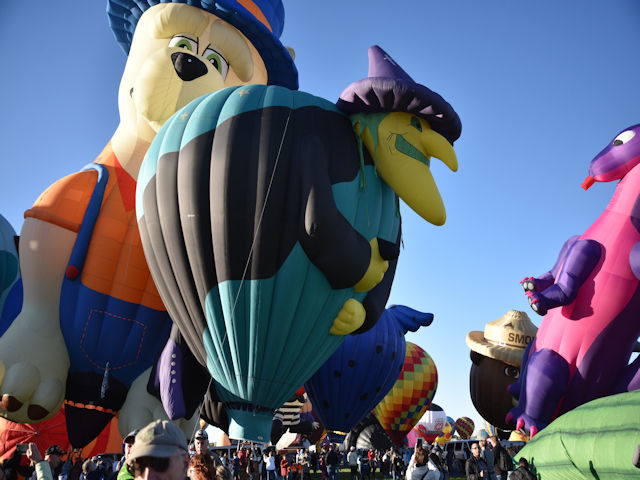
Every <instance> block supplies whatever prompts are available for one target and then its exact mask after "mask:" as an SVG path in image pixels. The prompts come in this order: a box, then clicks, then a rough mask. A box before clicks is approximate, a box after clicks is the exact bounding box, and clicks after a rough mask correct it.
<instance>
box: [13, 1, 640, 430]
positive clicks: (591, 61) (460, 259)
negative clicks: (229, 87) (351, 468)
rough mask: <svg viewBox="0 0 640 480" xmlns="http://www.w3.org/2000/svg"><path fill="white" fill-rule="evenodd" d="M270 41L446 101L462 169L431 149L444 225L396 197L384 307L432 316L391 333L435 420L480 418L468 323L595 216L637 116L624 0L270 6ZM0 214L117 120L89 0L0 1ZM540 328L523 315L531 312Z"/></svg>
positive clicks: (321, 73) (99, 16)
mask: <svg viewBox="0 0 640 480" xmlns="http://www.w3.org/2000/svg"><path fill="white" fill-rule="evenodd" d="M284 5H285V10H286V20H285V29H284V33H283V36H282V40H283V43H285V44H286V45H290V46H292V47H293V48H294V49H295V50H296V63H297V66H298V70H299V72H300V89H301V90H304V91H307V92H310V93H313V94H315V95H318V96H321V97H324V98H327V99H329V100H332V101H333V100H336V99H337V98H338V96H339V95H340V93H341V91H342V90H343V89H344V88H345V87H346V86H347V85H348V84H349V83H351V82H353V81H355V80H359V79H360V78H363V77H365V76H366V74H367V49H368V47H369V46H370V45H373V44H378V45H380V46H381V47H382V48H384V49H385V50H386V51H387V52H388V53H389V54H391V55H392V56H393V57H394V58H395V60H396V61H397V62H398V63H399V64H400V65H401V66H402V67H403V68H404V69H405V71H406V72H407V73H409V74H410V75H411V76H412V77H413V78H414V80H416V81H418V82H419V83H422V84H424V85H426V86H428V87H429V88H431V89H432V90H435V91H436V92H438V93H440V94H441V95H442V96H443V97H444V98H445V99H447V100H448V101H449V102H450V103H451V104H452V105H453V107H454V108H455V109H456V110H457V112H458V113H459V115H460V117H461V119H462V125H463V128H462V136H461V138H460V140H458V141H457V142H456V144H455V149H456V151H457V154H458V160H459V164H460V169H459V171H458V172H457V173H453V172H450V171H449V170H448V169H447V168H446V167H444V166H443V165H442V164H440V163H439V162H437V161H434V162H433V164H432V170H433V173H434V177H435V179H436V181H437V183H438V185H439V187H440V191H441V193H442V196H443V198H444V201H445V205H446V208H447V223H446V224H445V225H444V226H442V227H434V226H432V225H429V224H427V223H425V222H424V221H422V220H421V219H420V218H419V217H417V216H416V215H415V214H414V213H413V212H411V211H410V210H409V209H408V208H406V207H405V206H403V207H402V209H401V212H402V217H403V222H404V249H403V251H402V252H401V257H400V261H399V266H398V271H397V274H396V280H395V283H394V287H393V290H392V292H391V298H390V303H397V304H405V305H409V306H411V307H413V308H416V309H419V310H423V311H429V312H433V313H434V314H435V320H434V322H433V324H432V326H430V327H428V328H424V329H422V330H421V331H420V332H418V333H414V334H409V335H408V336H407V339H408V340H409V341H412V342H414V343H417V344H418V345H420V346H421V347H423V348H424V349H425V350H427V351H428V352H429V353H430V354H431V356H432V357H433V359H434V360H435V362H436V365H437V367H438V371H439V376H440V381H439V386H438V391H437V393H436V398H435V401H436V403H438V404H439V405H441V406H442V407H443V408H444V409H445V411H446V412H447V414H448V415H450V416H452V417H454V418H457V417H460V416H463V415H466V416H470V417H471V418H473V419H474V420H475V421H476V423H478V422H479V421H480V417H479V415H478V414H477V412H476V411H475V409H474V408H473V405H472V403H471V400H470V397H469V386H468V384H469V380H468V376H469V368H470V360H469V350H468V348H467V346H466V345H465V336H466V333H467V332H468V331H470V330H482V329H483V328H484V325H485V323H487V322H489V321H492V320H494V319H496V318H498V317H500V316H501V315H503V314H504V313H505V312H506V311H507V310H509V309H518V310H525V311H527V312H529V309H528V304H527V302H526V301H525V297H524V295H523V294H522V291H521V289H520V286H519V283H518V282H519V280H521V279H522V277H524V276H527V275H531V274H535V275H537V274H540V273H542V272H544V271H546V270H547V269H549V268H550V267H551V266H552V264H553V263H554V261H555V257H556V254H557V253H558V251H559V249H560V247H561V246H562V243H563V242H564V240H565V239H566V238H568V237H569V236H571V235H573V234H576V233H581V232H583V231H584V230H585V229H586V228H587V227H588V226H589V225H590V224H591V223H592V222H593V221H594V220H595V219H596V218H597V216H598V215H599V214H600V213H601V212H602V210H603V209H604V207H605V206H606V204H607V202H608V200H609V199H610V197H611V195H612V193H613V190H614V188H615V185H613V184H596V185H594V186H593V187H592V188H591V189H590V190H589V191H588V192H585V191H583V190H582V189H581V188H580V184H581V182H582V180H583V179H584V178H585V177H586V175H587V168H588V165H589V161H590V160H591V159H592V158H593V157H594V156H595V155H596V154H597V153H598V152H599V151H600V150H601V149H602V148H604V146H605V145H606V144H607V143H608V142H609V141H610V140H611V139H612V138H613V137H614V136H615V135H616V134H617V133H618V132H619V131H621V130H623V129H624V128H626V127H627V126H630V125H633V124H635V123H638V122H639V118H638V115H637V111H638V107H639V105H640V89H638V78H640V75H639V73H640V72H639V66H638V65H639V64H638V61H637V54H636V50H637V45H638V44H640V29H638V27H637V25H638V21H639V20H640V3H638V2H636V1H635V0H608V1H606V2H603V1H595V0H583V1H578V0H566V1H563V2H558V1H556V0H540V1H537V2H521V1H513V0H484V1H482V2H478V1H476V0H449V1H446V2H443V1H432V0H400V1H398V2H389V1H386V2H382V1H377V0H367V1H364V0H351V1H344V0H342V1H333V0H326V1H324V2H309V1H305V0H297V1H295V0H284ZM0 29H1V31H2V32H3V38H4V39H5V56H4V62H3V68H2V75H0V105H1V111H2V119H1V120H0V122H1V128H0V144H1V145H2V147H3V148H2V152H3V157H2V160H1V161H0V165H1V166H2V173H1V174H0V213H1V214H2V215H4V216H5V217H6V218H7V219H8V220H9V221H10V222H11V223H12V225H13V226H14V227H15V228H16V229H17V230H19V229H20V226H21V225H22V221H23V220H22V214H23V212H24V210H26V209H27V208H29V207H30V206H31V204H32V203H33V201H34V200H35V199H36V198H37V196H38V195H39V194H40V193H41V192H42V191H43V190H44V189H45V188H46V187H47V186H48V185H50V184H51V183H52V182H54V181H55V180H56V179H58V178H61V177H62V176H64V175H67V174H69V173H72V172H74V171H77V170H78V169H79V168H81V167H82V166H83V165H85V164H86V163H89V162H91V161H93V159H94V158H95V156H96V155H97V154H98V153H99V152H100V151H101V149H102V148H103V146H104V145H105V143H106V142H107V141H108V140H109V138H110V136H111V134H112V132H113V131H114V129H115V127H116V125H117V123H118V112H117V89H118V84H119V79H120V75H121V73H122V70H123V68H124V64H125V60H126V59H125V56H124V54H123V53H122V51H121V50H120V48H119V46H118V45H117V44H116V42H115V40H114V38H113V36H112V34H111V31H110V30H109V28H108V25H107V21H106V15H105V2H104V1H102V0H92V1H82V2H80V1H77V0H76V1H72V0H58V1H57V2H2V3H1V4H0ZM530 316H531V318H532V320H533V321H534V322H535V323H536V324H537V325H539V323H540V322H539V318H536V316H535V314H533V312H531V314H530Z"/></svg>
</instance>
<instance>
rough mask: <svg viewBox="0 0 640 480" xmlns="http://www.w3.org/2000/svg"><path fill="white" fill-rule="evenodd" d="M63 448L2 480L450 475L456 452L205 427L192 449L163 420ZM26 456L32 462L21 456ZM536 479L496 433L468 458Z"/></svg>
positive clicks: (495, 474) (490, 470) (4, 472)
mask: <svg viewBox="0 0 640 480" xmlns="http://www.w3.org/2000/svg"><path fill="white" fill-rule="evenodd" d="M66 453H67V452H64V451H63V450H62V449H61V448H60V447H59V446H58V445H52V446H50V447H48V448H47V449H46V451H45V455H44V458H43V457H42V455H41V453H40V451H39V450H38V448H37V446H36V445H35V444H34V443H30V444H28V445H27V448H26V451H23V452H21V451H19V450H18V449H16V453H15V454H14V455H13V456H12V457H11V458H9V459H8V460H5V461H4V462H3V464H2V468H0V480H18V479H19V477H22V478H24V479H25V480H185V478H188V479H190V480H311V473H312V472H313V473H314V474H316V476H317V474H319V475H320V480H337V478H338V474H339V473H340V472H341V471H342V472H348V473H349V480H375V479H376V476H378V478H379V479H380V480H386V479H392V480H400V479H403V480H448V479H449V478H450V474H451V473H452V472H453V469H452V458H451V455H452V452H451V450H449V451H445V450H443V449H442V448H441V447H440V446H439V445H434V446H433V447H429V446H426V445H425V446H423V445H421V444H420V445H418V446H416V447H415V448H412V449H408V448H406V449H397V448H391V449H389V450H387V451H382V450H375V449H368V450H363V449H356V448H355V447H351V448H350V449H349V450H348V451H346V452H341V451H339V450H338V448H337V447H336V446H334V445H331V444H328V445H323V447H322V449H321V450H319V451H315V450H313V449H312V450H309V449H305V448H301V449H298V450H296V451H281V452H278V451H276V450H275V448H273V447H268V448H266V449H264V450H263V449H262V448H261V447H260V446H258V445H253V444H239V445H238V446H237V448H236V449H235V450H234V449H231V448H229V449H228V450H225V451H224V452H223V453H222V454H221V455H218V454H217V453H216V452H215V451H214V450H212V449H211V448H210V445H209V439H208V435H207V432H206V431H205V430H199V431H197V432H196V433H195V435H194V440H193V444H192V446H191V448H189V446H188V444H187V440H186V438H185V435H184V433H183V432H182V431H181V430H180V428H178V427H177V426H176V425H174V424H173V423H171V422H168V421H160V420H157V421H155V422H152V423H151V424H149V425H147V426H146V427H145V428H143V429H141V430H140V431H133V432H130V433H129V434H128V435H127V436H126V437H125V438H124V440H123V455H122V457H121V458H120V459H116V458H115V457H116V456H113V455H99V456H97V457H92V458H89V459H83V458H81V456H80V452H79V451H76V450H74V451H71V452H69V454H68V455H67V458H66V459H65V460H63V457H64V456H65V455H66ZM23 454H24V455H25V456H26V459H27V460H28V463H27V464H25V462H24V461H21V460H22V455H23ZM510 471H512V473H511V475H510V476H509V477H508V480H530V479H531V478H535V477H534V476H532V474H531V473H530V472H529V469H528V465H527V461H526V459H523V458H521V459H520V462H519V465H518V466H517V468H515V469H514V465H513V461H512V459H511V456H510V455H509V453H508V452H507V451H506V450H505V449H504V448H503V447H502V446H501V445H500V443H499V441H498V440H497V438H496V437H491V438H489V440H488V441H484V440H480V441H479V442H474V443H472V444H471V454H470V455H469V458H468V459H467V460H466V464H465V473H466V477H467V480H480V479H483V480H484V479H488V480H507V475H508V474H509V472H510Z"/></svg>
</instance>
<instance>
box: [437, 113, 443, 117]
mask: <svg viewBox="0 0 640 480" xmlns="http://www.w3.org/2000/svg"><path fill="white" fill-rule="evenodd" d="M436 117H438V118H443V117H444V115H443V114H441V113H438V114H437V115H436Z"/></svg>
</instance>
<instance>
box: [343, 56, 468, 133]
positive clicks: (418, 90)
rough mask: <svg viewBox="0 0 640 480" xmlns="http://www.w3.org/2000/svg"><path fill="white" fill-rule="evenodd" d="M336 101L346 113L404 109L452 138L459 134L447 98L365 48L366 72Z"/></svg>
mask: <svg viewBox="0 0 640 480" xmlns="http://www.w3.org/2000/svg"><path fill="white" fill-rule="evenodd" d="M336 105H337V106H338V108H339V109H340V110H342V111H343V112H345V113H347V114H354V113H386V112H407V113H413V114H416V115H419V116H421V117H423V118H424V119H425V120H427V121H428V122H429V125H431V128H432V129H433V130H434V131H435V132H438V133H439V134H440V135H442V136H443V137H445V138H446V139H447V140H449V143H451V144H452V145H453V142H454V141H456V140H457V139H458V137H460V132H461V131H462V124H461V122H460V117H459V116H458V114H457V113H456V111H455V110H454V109H453V107H452V106H451V105H449V103H447V101H446V100H445V99H444V98H442V97H441V96H440V95H438V94H437V93H436V92H434V91H432V90H430V89H428V88H427V87H425V86H424V85H420V84H419V83H416V82H415V81H414V80H413V79H412V78H411V77H410V76H409V75H408V74H407V72H405V71H404V70H403V69H402V68H401V67H400V66H399V65H398V64H397V63H396V62H395V61H394V60H393V58H391V56H390V55H389V54H388V53H387V52H385V51H384V50H383V49H381V48H380V47H378V46H377V45H374V46H372V47H370V48H369V76H368V77H367V78H364V79H362V80H358V81H357V82H354V83H352V84H351V85H349V86H348V87H347V88H346V89H345V90H344V91H343V92H342V94H341V95H340V99H339V100H338V101H337V103H336Z"/></svg>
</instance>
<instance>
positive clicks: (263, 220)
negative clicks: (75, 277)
mask: <svg viewBox="0 0 640 480" xmlns="http://www.w3.org/2000/svg"><path fill="white" fill-rule="evenodd" d="M375 52H376V54H375V55H374V59H375V61H377V62H378V61H379V62H381V63H383V64H385V67H386V66H391V67H393V68H390V69H389V71H388V72H389V73H388V75H395V76H396V77H398V78H397V81H396V78H395V77H391V78H387V80H386V81H384V82H382V85H380V87H381V88H389V89H391V90H393V86H394V85H400V84H402V85H403V88H402V89H398V92H400V93H403V94H409V95H412V94H410V93H409V92H411V91H413V92H414V93H415V95H416V98H420V99H421V101H422V102H423V103H419V102H417V101H416V102H414V103H410V105H413V106H416V105H423V106H424V102H427V103H430V104H432V105H433V106H432V108H431V109H427V108H426V107H425V110H428V111H429V112H431V111H434V112H437V113H436V115H431V113H428V114H427V113H424V112H423V113H420V111H416V112H415V113H413V112H411V111H402V112H399V111H393V112H391V113H389V112H390V110H387V111H386V113H384V111H381V110H380V109H378V110H376V112H375V113H372V114H362V113H361V114H359V115H358V116H357V120H355V117H356V116H352V117H351V118H349V117H347V116H346V115H345V114H344V113H343V112H342V111H340V110H339V109H337V108H336V106H335V105H333V104H331V103H329V102H327V101H326V100H323V99H320V98H318V97H314V96H312V95H310V94H306V93H303V92H295V91H291V90H288V89H285V88H281V87H273V86H269V87H265V86H259V85H253V86H244V87H239V88H234V89H225V90H223V91H220V92H216V93H214V94H210V95H207V96H203V97H200V98H199V99H198V100H196V101H194V102H192V103H191V104H189V105H188V106H186V107H185V108H184V109H182V110H181V111H179V112H178V113H177V114H176V115H175V116H174V117H172V119H170V120H169V121H168V122H167V123H166V124H165V126H164V127H163V129H162V130H161V131H160V132H159V134H158V135H157V136H156V138H155V140H154V143H153V144H152V146H151V148H150V150H149V152H148V154H147V157H146V159H145V162H144V165H143V167H142V169H141V173H140V177H139V182H140V185H141V188H139V189H138V191H137V214H138V224H139V225H140V229H141V238H142V243H143V245H144V248H145V252H146V255H147V259H148V260H149V265H150V268H151V270H152V272H153V276H154V278H155V279H156V282H157V284H158V288H159V289H160V292H161V295H162V297H163V298H164V299H165V303H166V305H167V307H168V308H169V311H170V312H171V317H172V319H173V320H174V321H175V322H176V323H177V324H178V325H179V326H180V329H181V331H182V334H183V336H184V338H185V339H186V340H187V342H191V343H190V345H191V350H192V351H193V352H194V353H196V355H197V358H198V361H199V362H200V363H202V364H203V365H206V366H207V368H208V369H209V371H210V373H211V375H212V377H213V378H214V381H215V383H216V391H217V393H218V396H219V397H220V399H221V400H222V401H223V402H224V403H225V404H226V405H227V411H228V413H229V417H230V427H229V434H230V436H231V437H234V438H245V439H252V440H257V441H260V440H262V441H264V440H265V439H267V438H268V437H269V432H270V427H271V420H272V412H273V410H274V409H276V408H278V407H279V406H280V405H282V403H283V402H284V401H285V400H286V399H287V398H289V397H290V396H291V394H293V392H295V391H296V390H297V389H298V387H299V386H300V384H301V383H303V382H305V381H306V380H308V379H309V377H311V375H312V374H313V373H314V372H315V371H316V370H317V369H318V367H319V366H320V365H321V364H322V363H323V362H324V361H326V359H327V358H328V357H329V356H330V355H331V354H332V353H333V352H334V351H335V349H336V348H338V346H340V344H341V343H342V342H343V340H344V335H346V334H348V333H351V332H353V331H355V330H356V329H359V328H361V327H362V326H363V325H365V326H366V325H367V320H366V318H367V316H373V318H371V319H370V321H371V325H373V324H375V322H376V321H377V319H378V317H379V314H380V312H378V311H377V310H376V308H377V307H371V305H374V306H376V305H380V304H384V302H386V298H387V297H388V294H389V288H390V285H391V277H392V276H393V275H392V272H391V270H389V273H388V274H387V275H386V276H385V272H386V271H387V268H389V261H393V260H394V259H395V258H396V257H397V255H398V252H399V242H400V219H399V217H398V215H397V205H396V201H397V196H396V193H398V194H399V195H400V196H401V197H403V195H405V194H406V195H408V197H407V198H410V199H411V203H412V204H413V207H414V208H416V209H417V210H418V211H420V212H421V214H423V216H424V217H425V218H427V219H429V220H431V219H433V221H437V222H441V221H443V220H444V217H443V210H442V209H441V208H440V207H441V206H442V205H441V204H438V203H437V202H436V203H430V200H429V199H431V200H432V198H431V197H430V196H429V195H427V196H425V197H424V198H423V199H422V201H419V202H418V203H415V200H419V199H416V198H414V197H413V194H414V193H415V188H420V191H421V192H425V190H424V188H427V189H428V191H429V192H431V191H432V190H433V189H434V188H436V187H435V185H434V184H431V183H429V182H430V181H432V176H431V174H430V171H429V168H428V161H426V160H425V159H428V158H430V156H431V155H437V156H439V157H441V158H443V159H444V161H445V162H446V163H448V164H449V165H451V166H453V167H457V160H456V157H455V153H454V152H453V149H452V146H451V143H450V142H452V141H453V140H454V139H455V138H457V135H458V134H459V119H458V117H457V115H456V114H455V112H454V111H453V109H452V108H451V107H450V106H449V105H448V104H447V103H446V102H444V100H442V98H441V97H440V96H438V95H437V94H434V93H433V92H431V91H430V90H428V89H426V90H424V89H425V88H426V87H421V88H418V87H420V86H419V85H417V84H416V83H415V82H413V81H412V80H411V82H409V80H407V79H406V78H405V77H408V76H407V75H406V73H404V72H402V71H401V69H400V70H398V68H399V67H397V65H395V63H394V64H393V65H391V63H389V60H383V58H382V54H381V53H380V52H381V51H379V49H377V50H375ZM388 58H390V57H388ZM387 64H388V65H387ZM374 71H375V70H374ZM385 72H387V70H384V71H381V72H380V74H381V75H383V76H384V75H387V73H385ZM403 75H404V76H403ZM400 80H402V82H400ZM398 82H400V83H398ZM411 86H413V87H415V88H413V90H412V89H411V88H410V87H411ZM376 88H377V87H376ZM391 90H390V91H389V92H388V93H389V95H387V96H386V97H387V98H392V93H393V92H392V91H391ZM407 105H409V104H407ZM392 106H393V105H389V106H384V105H383V106H381V107H380V108H382V109H384V108H387V107H388V108H389V109H390V108H391V107H392ZM430 116H433V118H434V120H433V121H434V122H435V123H434V126H433V129H432V127H431V126H430V125H429V122H430V121H431V117H430ZM443 119H444V120H443ZM354 123H357V124H358V126H357V128H356V130H357V135H361V136H362V137H363V138H362V142H359V141H358V140H357V137H356V136H355V135H354V127H353V124H354ZM451 126H452V127H453V133H452V131H450V130H447V128H445V127H451ZM440 127H442V130H441V131H442V132H443V134H440V133H438V132H437V130H434V129H439V128H440ZM372 132H373V133H372ZM456 132H457V133H456ZM372 135H374V136H375V137H376V140H379V141H378V142H377V143H375V144H374V143H371V142H369V140H368V139H371V136H372ZM443 135H450V138H451V140H449V139H448V138H446V137H445V136H443ZM389 142H391V144H387V143H389ZM385 144H387V145H386V146H384V147H383V148H381V147H382V146H383V145H385ZM396 144H397V145H400V147H399V148H397V147H395V145H396ZM408 145H412V147H411V148H409V147H408ZM370 152H372V154H373V157H375V158H376V159H377V160H376V161H375V162H374V160H373V158H372V154H371V153H370ZM396 160H397V161H398V162H399V163H398V162H396ZM425 162H426V163H425ZM414 164H415V165H414ZM383 165H384V166H386V167H388V169H387V170H385V168H384V167H382V166H383ZM393 165H396V166H397V167H398V169H399V170H397V171H396V170H395V167H393ZM407 165H409V166H407ZM411 166H414V167H415V168H413V167H411ZM381 168H382V170H380V169H381ZM376 171H378V173H376ZM382 172H386V173H382ZM418 174H420V175H418ZM407 175H408V176H407ZM418 176H419V177H420V178H422V179H423V180H424V182H422V183H421V184H420V186H419V187H418V186H417V185H416V184H415V183H414V182H415V181H416V179H417V178H418ZM385 178H387V179H388V180H389V182H391V183H387V180H385ZM425 182H426V183H425ZM394 189H395V190H394ZM436 190H437V189H436ZM431 193H433V192H431ZM437 196H438V197H439V194H437ZM376 285H381V286H382V287H383V288H380V289H376V288H374V287H376ZM365 297H368V299H369V300H371V301H369V302H368V300H367V298H365ZM371 297H375V299H372V298H371ZM367 305H369V307H368V306H367Z"/></svg>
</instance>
